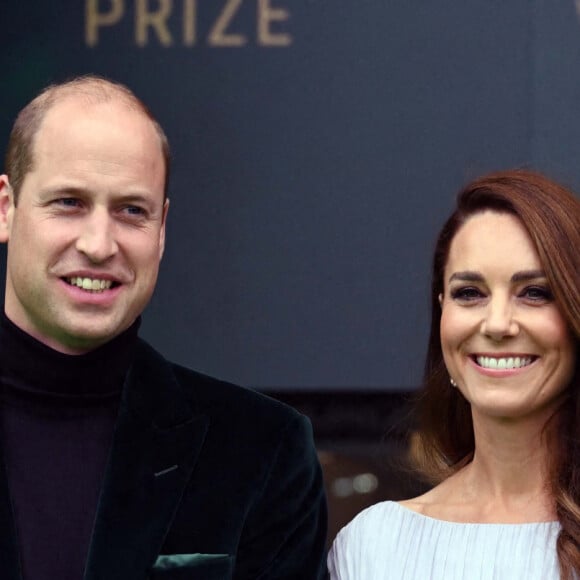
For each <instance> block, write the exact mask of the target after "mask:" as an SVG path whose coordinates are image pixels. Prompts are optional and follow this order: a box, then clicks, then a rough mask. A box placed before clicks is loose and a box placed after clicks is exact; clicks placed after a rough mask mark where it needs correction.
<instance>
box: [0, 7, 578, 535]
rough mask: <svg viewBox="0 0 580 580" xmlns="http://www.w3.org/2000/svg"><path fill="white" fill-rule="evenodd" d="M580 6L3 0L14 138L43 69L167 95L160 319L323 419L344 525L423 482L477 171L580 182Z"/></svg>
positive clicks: (242, 375) (0, 44) (0, 119)
mask: <svg viewBox="0 0 580 580" xmlns="http://www.w3.org/2000/svg"><path fill="white" fill-rule="evenodd" d="M578 4H580V0H578ZM91 11H92V13H93V15H94V16H93V17H91V16H90V15H89V14H90V13H91ZM579 12H580V8H577V6H576V3H575V2H574V0H510V1H509V2H506V1H505V0H504V1H500V0H461V1H457V0H437V1H436V2H435V1H433V0H51V1H50V2H48V1H46V0H0V23H1V24H2V31H1V33H0V103H1V107H0V147H3V146H4V145H5V144H6V142H7V138H8V133H9V131H10V127H11V125H12V122H13V120H14V117H15V116H16V114H17V112H18V111H19V110H20V109H21V108H22V107H23V106H24V105H25V104H26V103H27V102H28V101H29V100H30V99H31V98H32V97H33V96H34V95H35V94H36V93H37V92H38V91H39V90H40V89H41V88H42V87H44V86H45V85H47V84H49V83H51V82H55V81H62V80H64V79H66V78H68V77H71V76H73V75H77V74H83V73H87V72H93V73H98V74H102V75H105V76H108V77H111V78H113V79H115V80H118V81H121V82H123V83H125V84H127V85H128V86H129V87H130V88H132V89H133V90H134V91H135V92H136V94H137V95H138V96H139V97H141V98H142V99H143V100H144V101H145V103H147V104H148V105H149V107H150V108H151V109H152V111H153V112H154V114H155V115H156V116H157V117H158V119H159V120H160V122H161V124H162V125H163V126H164V127H165V128H166V131H167V133H168V136H169V139H170V142H171V144H172V149H173V154H174V164H173V174H172V180H171V187H170V198H171V207H170V213H169V224H168V245H167V250H166V253H165V257H164V260H163V263H162V268H161V275H160V281H159V285H158V288H157V291H156V294H155V296H154V299H153V301H152V303H151V305H150V307H149V309H148V311H147V312H146V314H145V316H144V324H143V334H144V336H145V337H146V338H147V339H148V340H149V341H150V342H151V343H152V344H153V345H154V346H155V347H157V348H158V349H159V350H161V351H162V352H163V353H164V354H165V355H166V356H168V357H169V358H170V359H173V360H175V361H177V362H180V363H183V364H185V365H187V366H190V367H193V368H196V369H198V370H201V371H203V372H206V373H209V374H212V375H216V376H219V377H221V378H223V379H227V380H230V381H233V382H237V383H242V384H246V385H250V386H253V387H256V388H259V389H260V390H265V391H268V392H270V393H271V394H273V395H275V396H277V397H278V398H281V399H283V400H286V401H287V402H289V403H290V404H293V405H294V406H296V407H298V408H300V409H301V410H302V411H304V412H305V413H307V414H308V415H309V416H310V417H311V419H312V421H313V424H314V428H315V433H316V435H317V441H318V445H319V449H321V461H322V463H323V467H324V470H325V477H326V481H327V489H328V492H329V498H330V501H331V522H330V523H331V532H330V538H332V537H333V536H334V533H335V532H336V530H337V529H338V527H340V525H342V524H343V523H344V522H345V521H347V520H348V519H350V517H352V515H354V514H355V513H356V512H357V511H359V510H360V509H361V508H362V507H364V505H366V504H368V503H370V502H373V501H378V500H379V499H384V498H387V497H388V498H398V497H403V496H405V495H406V496H409V495H413V494H414V493H416V492H417V490H419V489H420V487H418V486H419V484H418V483H417V482H416V481H415V480H414V479H413V478H412V477H410V476H408V475H406V473H405V472H404V470H401V469H400V468H399V467H397V461H398V460H401V459H403V458H404V456H405V454H406V452H407V451H406V450H407V436H408V432H409V429H411V428H412V423H411V422H409V420H408V397H407V394H409V393H411V392H413V390H414V389H416V387H417V386H418V385H419V383H420V377H421V369H422V366H423V355H424V348H425V342H426V336H427V330H428V329H427V325H428V311H427V307H428V284H429V262H430V257H431V251H432V247H433V242H434V238H435V236H436V233H437V231H438V228H439V227H440V225H441V224H442V222H443V220H444V219H445V217H446V215H447V214H448V213H449V210H450V208H451V206H452V203H453V198H454V196H455V193H456V191H457V190H458V189H459V188H460V187H461V186H462V185H463V184H465V183H466V182H467V181H468V180H470V179H472V178H474V177H476V176H478V175H480V174H482V173H485V172H488V171H491V170H496V169H504V168H510V167H530V168H535V169H539V170H541V171H544V172H546V173H548V174H549V175H550V176H552V177H553V178H555V179H557V180H559V181H561V182H563V183H565V184H567V185H569V186H571V187H572V188H573V189H576V190H578V189H579V188H580V115H579V114H578V112H579V110H580V18H579V15H578V13H579ZM155 13H158V14H161V15H163V14H165V17H163V16H159V17H158V20H157V22H158V24H157V27H155V26H149V27H147V26H144V23H145V20H146V18H147V14H155ZM268 14H269V16H268ZM95 18H96V19H100V20H101V21H107V20H109V21H110V24H109V25H103V26H97V25H96V21H95ZM260 18H261V19H262V22H263V23H264V22H266V25H265V27H264V26H262V31H261V32H260V29H259V26H258V21H259V20H260ZM268 19H269V20H268ZM220 29H221V32H220ZM184 30H185V32H184ZM2 262H3V260H2ZM2 267H3V266H2ZM0 275H1V276H2V277H3V273H2V272H0ZM386 457H388V459H389V461H388V462H387V461H385V458H386ZM373 478H374V479H373Z"/></svg>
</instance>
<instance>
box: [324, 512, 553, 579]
mask: <svg viewBox="0 0 580 580" xmlns="http://www.w3.org/2000/svg"><path fill="white" fill-rule="evenodd" d="M559 531H560V524H559V523H558V522H542V523H530V524H465V523H455V522H447V521H442V520H436V519H434V518H430V517H428V516H424V515H421V514H418V513H416V512H414V511H412V510H409V509H407V508H405V507H403V506H401V505H399V504H398V503H395V502H390V501H387V502H383V503H379V504H376V505H374V506H371V507H370V508H368V509H366V510H364V511H363V512H361V513H360V514H359V515H358V516H357V517H356V518H354V520H353V521H352V522H350V524H348V525H347V526H346V527H344V528H343V529H342V530H341V531H340V533H339V534H338V536H337V537H336V539H335V540H334V543H333V545H332V549H331V551H330V553H329V555H328V569H329V571H330V578H331V580H383V579H385V580H386V579H388V580H466V579H469V580H559V578H560V575H559V571H558V561H557V557H556V538H557V536H558V532H559Z"/></svg>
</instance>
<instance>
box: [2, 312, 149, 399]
mask: <svg viewBox="0 0 580 580" xmlns="http://www.w3.org/2000/svg"><path fill="white" fill-rule="evenodd" d="M140 324H141V318H137V320H136V321H135V322H134V323H133V324H132V325H131V326H130V327H129V328H128V329H127V330H125V331H124V332H123V333H121V334H120V335H119V336H117V337H115V338H114V339H113V340H111V341H109V342H108V343H106V344H104V345H102V346H100V347H99V348H96V349H95V350H92V351H90V352H88V353H86V354H81V355H69V354H63V353H61V352H58V351H56V350H54V349H52V348H50V347H48V346H46V345H45V344H43V343H42V342H40V341H38V340H36V339H35V338H33V337H32V336H30V335H29V334H27V333H26V332H24V331H23V330H21V329H20V328H19V327H18V326H16V325H15V324H14V323H13V322H12V321H11V320H9V319H8V317H7V316H6V314H4V313H2V315H1V316H0V379H1V381H2V383H4V385H6V386H11V387H13V388H16V389H19V390H20V389H22V390H25V391H28V392H32V393H34V392H38V393H39V394H44V395H54V396H56V397H73V398H77V397H80V398H87V399H93V398H102V397H108V396H111V395H114V394H119V393H120V392H121V390H122V388H123V382H124V379H125V375H126V373H127V370H128V368H129V366H130V364H131V362H132V359H133V354H134V350H135V346H136V344H137V332H138V330H139V326H140Z"/></svg>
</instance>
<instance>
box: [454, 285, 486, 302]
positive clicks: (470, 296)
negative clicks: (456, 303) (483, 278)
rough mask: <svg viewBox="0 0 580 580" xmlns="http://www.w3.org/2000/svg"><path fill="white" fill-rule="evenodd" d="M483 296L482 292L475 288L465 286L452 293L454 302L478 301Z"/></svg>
mask: <svg viewBox="0 0 580 580" xmlns="http://www.w3.org/2000/svg"><path fill="white" fill-rule="evenodd" d="M482 296H483V294H482V292H481V291H480V290H479V289H478V288H475V287H474V286H465V287H461V288H455V289H453V290H452V291H451V298H453V300H465V301H469V300H477V299H478V298H481V297H482Z"/></svg>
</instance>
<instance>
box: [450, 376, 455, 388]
mask: <svg viewBox="0 0 580 580" xmlns="http://www.w3.org/2000/svg"><path fill="white" fill-rule="evenodd" d="M449 382H450V383H451V386H452V387H456V386H457V383H456V382H455V381H454V380H453V379H452V378H451V377H449Z"/></svg>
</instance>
